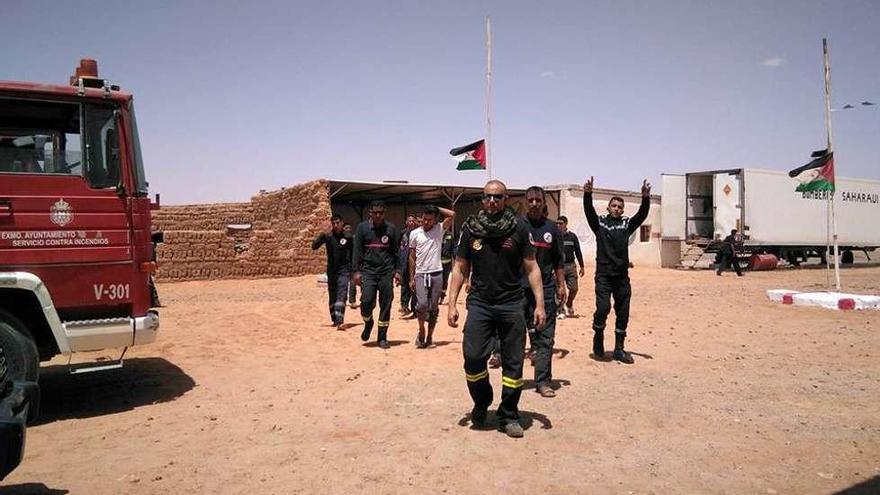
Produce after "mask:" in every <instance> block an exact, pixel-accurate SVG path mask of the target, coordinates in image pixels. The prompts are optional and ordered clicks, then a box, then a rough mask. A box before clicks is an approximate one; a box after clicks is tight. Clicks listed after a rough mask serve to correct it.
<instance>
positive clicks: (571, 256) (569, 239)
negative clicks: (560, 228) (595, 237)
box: [562, 230, 584, 266]
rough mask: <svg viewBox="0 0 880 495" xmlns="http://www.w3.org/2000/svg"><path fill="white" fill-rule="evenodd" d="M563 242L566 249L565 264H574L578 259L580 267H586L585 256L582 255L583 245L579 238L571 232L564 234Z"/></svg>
mask: <svg viewBox="0 0 880 495" xmlns="http://www.w3.org/2000/svg"><path fill="white" fill-rule="evenodd" d="M562 241H563V245H564V249H565V264H566V265H567V264H570V263H574V261H575V259H577V262H578V265H580V266H584V256H583V255H582V254H581V243H580V241H579V240H578V236H576V235H574V232H572V231H570V230H569V231H567V232H566V233H564V234H562Z"/></svg>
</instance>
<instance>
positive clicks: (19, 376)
mask: <svg viewBox="0 0 880 495" xmlns="http://www.w3.org/2000/svg"><path fill="white" fill-rule="evenodd" d="M0 346H3V351H4V353H5V354H6V367H7V374H8V377H9V380H27V381H31V382H35V381H37V378H38V377H39V374H40V355H39V353H38V352H37V345H36V344H35V343H34V339H32V338H31V336H30V332H28V330H27V327H25V325H24V323H22V322H21V321H20V320H19V319H18V318H16V317H14V316H12V315H11V314H9V313H7V312H6V311H3V310H0Z"/></svg>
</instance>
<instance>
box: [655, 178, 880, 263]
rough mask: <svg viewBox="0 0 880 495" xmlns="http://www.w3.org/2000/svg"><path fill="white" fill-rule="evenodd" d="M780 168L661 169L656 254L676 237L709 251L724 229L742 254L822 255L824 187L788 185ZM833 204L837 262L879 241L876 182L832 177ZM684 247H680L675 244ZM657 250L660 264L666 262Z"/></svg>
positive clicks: (672, 247)
mask: <svg viewBox="0 0 880 495" xmlns="http://www.w3.org/2000/svg"><path fill="white" fill-rule="evenodd" d="M796 187H797V182H796V181H795V179H793V178H791V177H789V176H788V174H787V173H786V172H781V171H772V170H758V169H749V168H745V169H731V170H713V171H707V172H693V173H688V174H684V175H674V174H663V176H662V188H663V196H662V197H663V202H662V219H661V221H662V228H663V231H662V240H663V243H664V244H665V246H664V248H663V251H664V253H674V252H675V251H676V247H677V246H682V243H686V244H687V245H694V246H700V247H702V248H705V249H706V250H707V251H709V252H711V251H712V250H713V247H714V246H713V242H715V241H718V240H719V239H723V238H724V237H725V236H727V235H728V234H729V233H730V231H731V229H737V230H738V231H739V232H740V234H742V236H743V247H744V251H745V252H746V253H770V254H774V255H776V256H777V257H778V258H779V259H785V260H787V261H789V262H791V263H793V264H795V265H797V264H799V263H800V262H801V261H804V260H806V259H807V258H808V257H811V256H815V257H819V258H823V259H824V256H825V245H826V238H827V235H828V228H829V227H828V223H827V219H828V217H829V212H828V201H827V199H828V196H827V195H828V194H829V193H828V192H824V191H820V192H796V191H795V188H796ZM836 187H837V191H836V192H835V199H834V207H835V212H836V215H835V216H836V219H837V236H838V244H839V246H840V250H841V253H843V258H844V262H846V261H847V258H849V259H851V258H852V251H853V250H860V251H864V252H865V254H866V255H867V256H869V259H870V255H868V252H869V251H873V250H874V249H876V248H877V247H878V246H880V181H876V180H867V179H849V178H844V177H837V179H836ZM681 252H684V250H681ZM667 259H669V256H664V265H669V263H668V262H666V260H667Z"/></svg>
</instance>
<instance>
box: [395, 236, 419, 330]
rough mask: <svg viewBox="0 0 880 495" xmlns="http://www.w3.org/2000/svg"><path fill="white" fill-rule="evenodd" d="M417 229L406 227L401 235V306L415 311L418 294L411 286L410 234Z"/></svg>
mask: <svg viewBox="0 0 880 495" xmlns="http://www.w3.org/2000/svg"><path fill="white" fill-rule="evenodd" d="M413 230H415V229H405V230H404V231H403V232H402V233H401V235H400V250H399V255H400V308H401V309H403V310H406V311H408V312H410V313H414V312H415V307H416V295H415V293H414V292H413V291H412V290H410V288H409V235H410V234H411V233H412V231H413Z"/></svg>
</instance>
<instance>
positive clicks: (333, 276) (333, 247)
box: [312, 231, 354, 325]
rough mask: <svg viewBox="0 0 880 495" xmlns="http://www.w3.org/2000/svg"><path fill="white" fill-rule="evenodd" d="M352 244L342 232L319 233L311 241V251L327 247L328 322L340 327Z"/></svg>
mask: <svg viewBox="0 0 880 495" xmlns="http://www.w3.org/2000/svg"><path fill="white" fill-rule="evenodd" d="M353 244H354V242H353V240H352V238H351V236H350V235H347V234H345V233H344V232H340V233H338V234H337V233H336V232H333V231H331V232H330V233H329V234H328V233H327V232H321V233H320V234H318V237H315V240H314V241H312V250H315V249H319V248H320V247H321V246H323V245H326V246H327V292H328V293H329V300H330V320H331V321H332V322H333V324H334V325H341V324H342V323H343V321H344V319H345V293H346V290H347V289H348V280H349V276H350V274H351V247H352V245H353Z"/></svg>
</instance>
